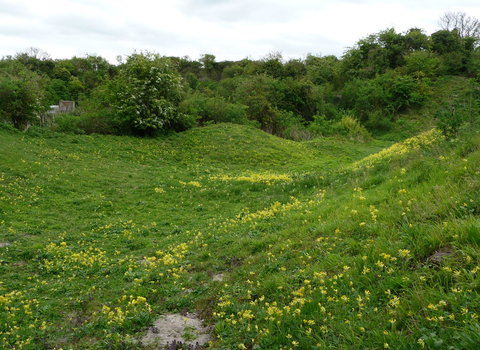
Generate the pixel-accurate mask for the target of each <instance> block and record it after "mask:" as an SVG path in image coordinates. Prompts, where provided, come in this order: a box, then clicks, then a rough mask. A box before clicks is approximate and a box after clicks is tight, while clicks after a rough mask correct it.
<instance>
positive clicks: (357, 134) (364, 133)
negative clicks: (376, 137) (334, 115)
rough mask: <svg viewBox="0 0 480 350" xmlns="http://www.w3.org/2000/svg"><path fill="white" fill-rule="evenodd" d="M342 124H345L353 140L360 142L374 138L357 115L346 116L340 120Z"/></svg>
mask: <svg viewBox="0 0 480 350" xmlns="http://www.w3.org/2000/svg"><path fill="white" fill-rule="evenodd" d="M340 125H342V126H343V128H344V129H345V130H346V131H347V134H348V136H349V137H350V138H351V139H352V140H355V141H360V142H369V141H371V140H372V135H371V134H370V133H369V132H368V130H367V129H365V127H364V126H363V125H361V124H360V122H359V121H358V120H357V118H355V117H351V116H349V115H346V116H344V117H343V118H342V119H341V120H340Z"/></svg>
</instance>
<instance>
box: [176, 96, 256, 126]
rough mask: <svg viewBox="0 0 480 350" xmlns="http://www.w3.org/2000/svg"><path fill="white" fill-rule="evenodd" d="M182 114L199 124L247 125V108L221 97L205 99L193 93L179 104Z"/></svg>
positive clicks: (205, 97)
mask: <svg viewBox="0 0 480 350" xmlns="http://www.w3.org/2000/svg"><path fill="white" fill-rule="evenodd" d="M181 110H182V111H183V113H184V114H187V115H191V116H193V117H196V118H197V119H198V121H199V122H200V123H201V124H204V123H206V122H214V123H235V124H249V121H248V119H247V107H246V106H244V105H241V104H239V103H230V102H227V101H225V99H224V98H221V97H207V96H205V95H204V94H200V93H195V94H193V95H191V96H189V97H188V98H187V99H185V100H184V101H183V102H182V103H181Z"/></svg>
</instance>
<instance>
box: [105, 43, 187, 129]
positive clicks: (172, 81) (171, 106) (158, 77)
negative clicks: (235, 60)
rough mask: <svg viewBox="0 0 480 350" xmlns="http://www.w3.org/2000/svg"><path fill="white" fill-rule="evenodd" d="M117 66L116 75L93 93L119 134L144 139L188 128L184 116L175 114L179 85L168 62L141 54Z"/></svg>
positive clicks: (168, 60)
mask: <svg viewBox="0 0 480 350" xmlns="http://www.w3.org/2000/svg"><path fill="white" fill-rule="evenodd" d="M121 63H122V65H121V66H120V67H119V72H118V75H117V76H115V77H114V78H113V79H112V80H110V81H108V82H106V83H105V84H104V85H102V86H101V87H100V88H99V89H98V90H97V93H98V94H99V95H100V100H101V102H102V103H103V104H104V107H106V108H107V109H108V110H109V114H110V117H111V118H112V121H113V122H114V123H115V124H117V125H118V126H119V128H120V129H121V133H135V132H138V131H141V132H142V133H143V134H145V135H146V134H151V133H152V132H153V131H154V130H161V131H168V130H169V129H175V130H178V129H182V128H183V129H185V128H188V127H189V126H190V127H191V126H192V125H191V123H190V122H191V120H189V118H188V116H185V115H183V114H181V113H179V111H178V105H179V103H180V101H181V99H182V92H183V85H182V79H181V77H180V75H179V74H178V72H177V71H176V70H175V69H174V68H173V67H172V66H171V62H170V59H168V58H166V57H161V56H159V55H158V54H154V53H149V52H145V53H143V52H142V53H133V54H132V55H130V56H128V57H127V58H126V60H125V62H121Z"/></svg>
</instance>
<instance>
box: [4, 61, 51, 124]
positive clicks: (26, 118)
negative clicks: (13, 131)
mask: <svg viewBox="0 0 480 350" xmlns="http://www.w3.org/2000/svg"><path fill="white" fill-rule="evenodd" d="M45 83H46V80H45V79H44V78H43V77H42V76H40V75H38V74H36V73H34V72H31V71H29V70H27V69H25V68H24V67H23V66H22V65H21V64H19V63H16V62H12V63H11V64H9V65H8V66H7V67H5V68H4V69H2V70H1V71H0V120H3V121H6V122H9V123H12V124H13V126H14V127H15V128H17V129H18V130H23V129H25V127H26V126H27V124H29V123H33V122H35V121H36V120H37V115H38V114H40V113H44V112H45V110H46V106H45V101H44V95H45V90H44V86H45Z"/></svg>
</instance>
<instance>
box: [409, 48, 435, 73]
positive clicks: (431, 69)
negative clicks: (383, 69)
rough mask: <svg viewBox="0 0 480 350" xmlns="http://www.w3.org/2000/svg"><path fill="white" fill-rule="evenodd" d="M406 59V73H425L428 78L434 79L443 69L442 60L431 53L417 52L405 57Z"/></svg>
mask: <svg viewBox="0 0 480 350" xmlns="http://www.w3.org/2000/svg"><path fill="white" fill-rule="evenodd" d="M404 59H405V68H404V69H405V73H406V74H412V75H418V73H420V72H421V73H423V74H424V76H426V77H428V78H433V77H436V76H437V75H438V73H439V72H440V71H441V69H442V63H441V60H440V59H439V58H438V55H436V54H435V53H433V52H430V51H416V52H412V53H411V54H409V55H406V56H405V57H404Z"/></svg>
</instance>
